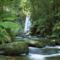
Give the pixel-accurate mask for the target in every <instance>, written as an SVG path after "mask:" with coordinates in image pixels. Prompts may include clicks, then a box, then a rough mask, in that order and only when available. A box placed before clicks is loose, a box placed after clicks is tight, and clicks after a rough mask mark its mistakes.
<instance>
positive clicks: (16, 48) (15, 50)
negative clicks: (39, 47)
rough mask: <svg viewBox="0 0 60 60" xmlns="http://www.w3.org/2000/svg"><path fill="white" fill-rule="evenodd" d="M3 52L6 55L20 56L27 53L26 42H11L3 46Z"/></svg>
mask: <svg viewBox="0 0 60 60" xmlns="http://www.w3.org/2000/svg"><path fill="white" fill-rule="evenodd" d="M3 50H4V51H5V53H6V54H9V55H10V54H22V53H26V54H27V53H28V45H27V44H26V42H12V43H8V44H6V45H4V48H3Z"/></svg>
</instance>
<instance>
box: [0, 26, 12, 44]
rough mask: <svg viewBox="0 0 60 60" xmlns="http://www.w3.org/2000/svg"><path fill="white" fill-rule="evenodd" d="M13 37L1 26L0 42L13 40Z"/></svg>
mask: <svg viewBox="0 0 60 60" xmlns="http://www.w3.org/2000/svg"><path fill="white" fill-rule="evenodd" d="M11 41H12V40H11V37H10V35H9V33H8V32H7V31H6V29H5V28H4V27H2V26H0V44H4V43H8V42H11Z"/></svg>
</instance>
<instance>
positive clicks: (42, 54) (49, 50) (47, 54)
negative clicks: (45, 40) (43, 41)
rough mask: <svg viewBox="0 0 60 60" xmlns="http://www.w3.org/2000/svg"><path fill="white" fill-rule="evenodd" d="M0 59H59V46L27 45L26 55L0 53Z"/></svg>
mask: <svg viewBox="0 0 60 60" xmlns="http://www.w3.org/2000/svg"><path fill="white" fill-rule="evenodd" d="M0 60H60V46H55V47H44V48H35V47H29V54H28V55H25V54H24V55H20V56H4V55H0Z"/></svg>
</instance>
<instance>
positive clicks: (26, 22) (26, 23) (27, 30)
mask: <svg viewBox="0 0 60 60" xmlns="http://www.w3.org/2000/svg"><path fill="white" fill-rule="evenodd" d="M30 28H31V21H30V16H29V15H28V16H26V20H25V28H24V33H26V34H29V32H30Z"/></svg>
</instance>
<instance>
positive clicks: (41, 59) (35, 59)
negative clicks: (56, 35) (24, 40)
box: [29, 46, 60, 60]
mask: <svg viewBox="0 0 60 60" xmlns="http://www.w3.org/2000/svg"><path fill="white" fill-rule="evenodd" d="M29 48H30V49H31V51H36V50H37V52H39V51H38V50H41V49H39V48H34V47H29ZM47 48H57V49H60V46H56V47H47ZM44 49H45V48H44ZM57 56H60V53H55V54H48V55H42V54H36V53H31V52H30V53H29V58H30V59H31V60H46V58H47V57H48V58H49V57H57Z"/></svg>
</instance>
